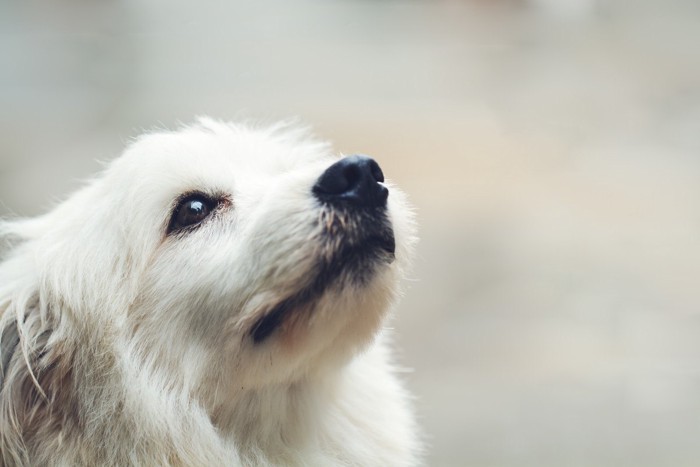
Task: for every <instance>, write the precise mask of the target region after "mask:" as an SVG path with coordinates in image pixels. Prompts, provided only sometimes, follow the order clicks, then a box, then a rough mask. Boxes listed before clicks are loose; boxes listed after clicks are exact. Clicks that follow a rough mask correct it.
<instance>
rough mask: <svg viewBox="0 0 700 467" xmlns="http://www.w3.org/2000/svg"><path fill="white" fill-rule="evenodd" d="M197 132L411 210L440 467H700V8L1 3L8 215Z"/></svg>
mask: <svg viewBox="0 0 700 467" xmlns="http://www.w3.org/2000/svg"><path fill="white" fill-rule="evenodd" d="M201 114H208V115H211V116H215V117H218V118H223V119H234V120H241V119H253V120H256V121H270V122H272V121H275V120H276V119H279V118H288V117H299V119H300V120H301V121H304V122H307V123H309V124H311V125H313V127H314V128H315V130H316V132H317V134H318V135H319V136H321V137H323V138H326V139H328V140H330V141H332V142H334V144H335V147H336V148H337V149H338V151H342V152H344V153H346V154H351V153H355V152H362V153H367V154H371V155H373V156H375V157H376V158H377V159H378V160H379V162H380V163H381V164H382V167H383V168H384V172H385V173H386V174H387V175H388V176H389V177H390V178H392V179H393V180H394V181H396V182H397V183H398V184H399V185H400V186H402V187H403V188H404V190H405V191H407V192H408V193H409V195H410V196H411V198H412V200H413V202H414V204H415V205H416V207H417V210H418V216H419V219H420V225H421V238H422V241H421V243H420V245H419V247H418V257H417V260H416V264H415V268H414V271H413V273H412V278H413V280H412V281H410V283H409V284H408V285H409V287H408V290H407V293H406V297H405V299H404V300H403V302H402V303H401V305H400V307H399V310H398V311H399V316H398V319H397V320H396V322H395V327H396V328H397V331H398V336H399V337H398V345H399V347H400V349H401V362H402V363H403V364H404V365H406V366H408V367H411V368H413V369H414V371H413V372H412V373H409V374H407V375H406V378H407V380H408V384H409V385H410V387H411V390H412V391H413V392H414V393H415V394H416V395H417V399H416V405H417V408H418V411H419V414H420V419H421V423H422V425H423V427H424V429H425V433H426V437H427V439H428V443H429V451H428V452H429V454H428V458H427V464H428V465H431V466H533V467H534V466H537V467H542V466H552V467H562V466H635V467H639V466H674V467H676V466H677V467H681V466H697V465H700V284H699V279H700V243H699V242H700V183H699V182H700V178H699V177H700V2H698V1H697V0H668V1H660V0H659V1H652V0H627V1H625V0H619V1H618V0H610V1H603V0H600V1H596V0H470V1H467V0H464V1H457V0H296V1H289V0H258V1H255V2H244V1H235V0H231V1H224V0H202V1H198V2H192V1H185V0H167V1H166V0H138V1H137V0H124V1H116V0H112V1H88V0H60V1H54V2H39V1H34V0H24V1H12V0H4V1H2V2H0V215H2V216H9V215H21V216H28V215H35V214H38V213H41V212H44V211H46V210H47V209H49V208H50V207H51V206H52V205H53V204H55V202H56V200H60V199H62V198H64V197H65V196H66V195H67V194H68V193H70V192H71V191H72V190H74V189H75V188H76V187H78V186H79V185H80V180H81V179H84V178H86V177H87V176H89V175H90V174H93V173H94V172H96V171H97V170H99V169H100V167H101V166H100V163H99V162H98V161H104V160H109V159H111V158H113V157H115V156H116V155H118V154H119V153H120V151H121V149H122V148H123V146H124V145H125V144H126V143H127V142H128V141H129V139H130V138H131V137H133V136H136V135H138V134H139V133H141V132H142V131H144V130H148V129H152V128H156V127H159V128H163V127H166V128H173V127H176V126H177V125H178V124H179V123H181V122H185V123H186V122H191V121H192V120H193V117H194V116H195V115H201Z"/></svg>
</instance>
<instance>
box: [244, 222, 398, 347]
mask: <svg viewBox="0 0 700 467" xmlns="http://www.w3.org/2000/svg"><path fill="white" fill-rule="evenodd" d="M328 215H329V216H330V217H331V221H330V222H327V221H326V220H324V221H323V222H325V224H324V228H323V229H322V232H321V234H320V235H319V236H318V238H317V239H316V240H315V241H316V242H317V243H318V245H317V248H314V251H315V253H314V255H315V257H316V260H315V261H314V262H313V264H314V266H313V267H312V270H311V271H308V273H307V275H306V277H307V280H306V281H304V285H303V286H301V287H300V288H299V290H298V291H297V292H296V293H293V294H291V295H290V296H288V297H286V298H284V299H283V300H281V301H280V302H278V303H276V304H274V305H273V306H271V307H270V308H269V309H268V310H267V311H266V312H265V313H264V315H263V316H261V317H260V318H259V319H258V320H257V321H255V322H254V324H253V326H252V327H251V329H250V336H251V338H252V340H253V343H254V344H255V345H260V344H263V343H265V342H267V341H269V340H272V339H274V337H275V335H277V334H283V333H284V332H285V329H286V328H288V327H290V326H289V324H290V323H291V324H293V325H295V326H299V325H303V322H304V321H307V320H309V319H311V317H312V316H313V314H314V310H315V308H316V304H318V303H319V302H321V301H322V299H323V298H324V297H325V296H326V295H327V294H337V295H345V296H346V297H347V298H346V300H357V301H358V303H359V302H360V301H361V299H362V294H364V293H366V292H367V290H369V289H370V288H371V286H372V284H373V282H374V281H376V280H377V278H378V276H379V275H380V273H381V272H382V271H383V270H385V269H387V268H389V267H391V264H392V263H393V262H394V260H395V252H396V242H395V238H394V233H393V231H392V229H391V226H390V224H389V222H388V220H387V219H386V216H385V214H384V212H383V211H382V212H379V213H375V214H374V215H372V216H363V215H357V214H355V213H347V212H345V213H337V212H332V213H330V214H328ZM323 217H325V216H323ZM341 226H342V227H341Z"/></svg>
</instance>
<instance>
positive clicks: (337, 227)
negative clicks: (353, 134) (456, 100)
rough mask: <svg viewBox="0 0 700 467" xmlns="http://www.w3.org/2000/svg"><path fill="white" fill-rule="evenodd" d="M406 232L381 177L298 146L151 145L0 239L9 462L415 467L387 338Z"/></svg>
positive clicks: (4, 455)
mask: <svg viewBox="0 0 700 467" xmlns="http://www.w3.org/2000/svg"><path fill="white" fill-rule="evenodd" d="M412 232H413V229H412V223H411V216H410V213H409V209H408V207H407V204H406V202H405V200H404V196H403V195H402V194H401V192H400V191H398V190H397V189H395V188H394V187H391V186H390V185H389V184H388V183H386V182H385V181H384V177H383V175H382V172H381V170H380V168H379V166H378V165H377V163H376V162H375V161H373V160H372V159H370V158H368V157H364V156H351V157H347V158H343V159H337V158H334V157H332V156H331V155H330V152H329V148H328V147H327V146H326V145H324V144H321V143H317V142H314V141H311V140H309V139H307V138H306V136H305V135H304V132H301V131H295V130H292V129H289V128H288V127H285V126H278V127H276V128H268V129H254V128H249V127H244V126H238V125H231V124H225V123H220V122H216V121H212V120H208V119H202V120H200V121H199V123H198V124H197V125H194V126H192V127H188V128H185V129H183V130H181V131H178V132H172V133H169V132H164V133H157V134H149V135H146V136H143V137H141V138H139V139H138V140H137V141H136V142H135V143H134V144H133V145H132V146H131V147H130V148H129V149H128V150H127V151H126V152H125V153H124V154H123V156H121V157H120V158H118V159H116V160H115V161H114V162H112V163H111V164H110V165H109V166H108V167H107V169H106V170H105V172H104V173H103V174H102V175H101V176H100V177H99V178H97V179H96V180H95V181H94V182H92V183H90V184H89V185H88V186H87V187H85V188H83V189H82V190H81V191H79V192H77V193H76V194H74V195H73V196H72V197H70V198H69V199H68V200H67V201H65V202H64V203H62V204H60V205H59V206H58V207H57V208H56V209H54V210H53V211H52V212H50V213H48V214H46V215H44V216H41V217H38V218H35V219H27V220H19V221H12V222H6V223H4V224H2V236H3V237H4V238H5V240H6V241H7V242H9V244H10V245H11V248H10V251H9V253H8V254H7V255H6V258H5V260H4V262H3V263H1V264H0V365H1V368H0V388H1V392H0V465H6V466H11V465H22V466H29V465H31V466H38V465H70V466H74V465H90V466H96V465H139V466H156V465H192V466H220V465H222V466H223V465H232V466H238V465H246V466H248V465H250V466H269V465H305V466H307V465H308V466H335V465H342V466H354V465H358V466H401V465H414V464H416V463H417V462H418V451H419V445H420V442H419V440H418V438H417V436H416V429H415V425H414V419H413V415H412V413H411V410H410V408H409V403H408V396H407V394H406V393H405V392H404V390H403V389H402V386H401V384H400V383H399V381H398V379H397V377H396V376H395V368H394V366H393V365H392V362H391V359H390V355H389V351H388V346H387V343H386V336H385V333H384V331H383V330H382V328H383V325H384V324H385V322H386V319H387V314H388V309H389V308H390V307H391V305H392V302H394V300H395V299H396V298H397V281H398V280H399V278H400V276H401V274H402V271H403V270H404V267H405V265H406V263H405V262H406V260H407V258H408V257H409V253H410V246H411V243H412V238H413V233H412Z"/></svg>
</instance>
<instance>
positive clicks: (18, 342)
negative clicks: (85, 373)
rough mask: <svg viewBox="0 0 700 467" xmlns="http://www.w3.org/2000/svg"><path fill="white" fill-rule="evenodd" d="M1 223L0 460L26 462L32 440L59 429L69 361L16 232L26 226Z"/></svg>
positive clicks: (21, 238) (0, 462) (30, 256)
mask: <svg viewBox="0 0 700 467" xmlns="http://www.w3.org/2000/svg"><path fill="white" fill-rule="evenodd" d="M2 227H3V229H0V230H4V231H3V232H0V236H2V237H4V238H5V239H6V240H7V241H6V242H5V245H9V246H10V248H9V254H8V256H7V257H6V258H5V260H4V261H3V262H2V263H0V466H2V465H29V462H28V459H27V451H28V447H29V445H30V444H31V440H32V439H34V438H36V435H37V434H39V433H40V432H42V431H46V430H51V429H61V427H60V426H59V425H60V423H61V422H60V417H61V416H65V415H63V414H65V413H69V412H70V411H64V410H59V409H60V407H59V406H60V405H61V404H65V403H67V401H66V400H64V399H65V395H66V394H68V393H70V389H69V383H70V374H71V365H70V358H69V357H68V354H67V352H65V348H66V346H65V345H62V344H61V342H60V339H56V338H55V336H54V329H55V323H56V320H55V319H54V317H55V316H56V314H55V310H50V308H51V307H50V306H49V305H47V304H46V301H42V299H41V297H40V295H41V294H40V287H39V280H38V279H37V277H38V275H37V274H36V271H34V270H33V269H34V266H33V265H34V262H33V257H34V254H33V253H34V252H33V251H32V250H31V249H29V248H26V245H25V243H26V240H25V238H26V237H25V235H23V234H22V233H21V232H20V230H21V229H28V228H31V226H30V224H29V223H26V224H23V225H20V224H19V223H16V224H14V225H13V226H12V227H13V228H14V229H15V230H13V231H10V230H9V229H8V224H5V225H3V226H2ZM3 233H4V234H5V235H4V236H3V235H2V234H3ZM25 233H29V231H26V232H25ZM8 234H9V235H8ZM13 234H14V235H13ZM10 235H13V237H11V236H10Z"/></svg>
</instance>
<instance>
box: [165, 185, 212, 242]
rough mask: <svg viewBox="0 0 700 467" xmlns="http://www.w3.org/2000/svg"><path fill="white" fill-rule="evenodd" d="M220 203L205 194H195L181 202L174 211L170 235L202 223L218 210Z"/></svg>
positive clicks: (169, 230)
mask: <svg viewBox="0 0 700 467" xmlns="http://www.w3.org/2000/svg"><path fill="white" fill-rule="evenodd" d="M217 205H218V202H217V201H216V200H213V199H211V198H209V197H207V196H205V195H203V194H194V195H190V196H188V197H186V198H184V199H183V200H182V201H180V202H179V203H178V205H177V207H176V208H175V211H173V215H172V218H171V219H170V225H169V226H168V234H170V233H172V232H176V231H179V230H182V229H184V228H187V227H193V226H196V225H197V224H199V223H200V222H202V221H203V220H204V219H206V218H207V216H209V214H211V212H212V211H213V210H214V209H215V208H216V206H217Z"/></svg>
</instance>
